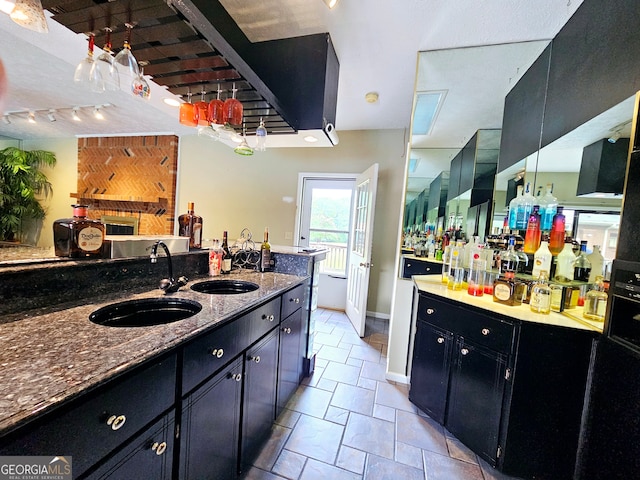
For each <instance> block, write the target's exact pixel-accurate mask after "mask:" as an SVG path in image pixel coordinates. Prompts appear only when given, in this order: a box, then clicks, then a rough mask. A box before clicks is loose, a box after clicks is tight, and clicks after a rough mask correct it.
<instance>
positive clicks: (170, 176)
mask: <svg viewBox="0 0 640 480" xmlns="http://www.w3.org/2000/svg"><path fill="white" fill-rule="evenodd" d="M177 168H178V137H176V136H173V135H162V136H144V137H100V138H81V139H79V140H78V191H77V194H76V195H72V196H76V197H77V201H78V202H79V203H86V204H88V205H89V206H90V209H89V217H90V218H94V219H100V217H101V216H102V215H110V216H127V217H136V218H138V221H139V225H138V234H139V235H158V234H161V235H165V234H169V235H170V234H172V233H173V224H174V218H173V212H174V211H175V197H176V177H177Z"/></svg>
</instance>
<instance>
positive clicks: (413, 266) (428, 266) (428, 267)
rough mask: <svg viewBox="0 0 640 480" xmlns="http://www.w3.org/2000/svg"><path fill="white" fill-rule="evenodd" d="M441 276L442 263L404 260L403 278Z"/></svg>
mask: <svg viewBox="0 0 640 480" xmlns="http://www.w3.org/2000/svg"><path fill="white" fill-rule="evenodd" d="M440 274H442V262H430V261H429V260H424V259H419V258H408V257H403V258H402V278H411V277H412V276H413V275H440Z"/></svg>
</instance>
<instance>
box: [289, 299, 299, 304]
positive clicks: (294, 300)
mask: <svg viewBox="0 0 640 480" xmlns="http://www.w3.org/2000/svg"><path fill="white" fill-rule="evenodd" d="M289 301H290V302H293V303H300V299H299V298H290V299H289Z"/></svg>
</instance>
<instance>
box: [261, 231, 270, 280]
mask: <svg viewBox="0 0 640 480" xmlns="http://www.w3.org/2000/svg"><path fill="white" fill-rule="evenodd" d="M269 270H271V244H270V243H269V229H268V228H267V227H264V239H263V241H262V245H260V271H261V272H268V271H269Z"/></svg>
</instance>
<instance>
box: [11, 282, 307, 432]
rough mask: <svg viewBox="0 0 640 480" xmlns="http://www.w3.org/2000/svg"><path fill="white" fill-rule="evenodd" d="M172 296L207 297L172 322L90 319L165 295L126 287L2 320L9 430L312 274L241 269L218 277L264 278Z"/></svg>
mask: <svg viewBox="0 0 640 480" xmlns="http://www.w3.org/2000/svg"><path fill="white" fill-rule="evenodd" d="M209 278H211V277H200V278H195V279H193V280H192V281H190V282H189V284H188V285H187V286H186V287H183V288H182V289H181V290H180V291H178V292H177V293H174V294H170V296H172V297H178V298H186V299H191V300H195V301H197V302H199V303H200V304H202V311H201V312H200V313H198V314H196V315H195V316H193V317H191V318H188V319H185V320H181V321H178V322H175V323H170V324H166V325H157V326H149V327H135V328H122V327H118V328H116V327H105V326H100V325H96V324H94V323H92V322H90V321H89V320H88V317H89V314H90V313H91V312H93V311H94V310H95V309H97V308H99V307H101V306H104V305H108V304H110V303H115V302H119V301H122V300H130V299H139V298H151V297H162V296H164V295H163V293H162V292H161V291H160V290H158V289H153V290H149V291H146V292H143V293H138V294H131V292H121V293H119V294H109V295H104V296H101V297H96V298H93V299H91V300H86V301H84V302H82V303H84V304H82V305H78V304H76V305H72V306H70V307H69V308H64V305H56V306H55V307H53V308H51V309H49V310H47V309H38V310H30V311H27V312H23V313H21V314H20V318H19V319H17V320H15V321H12V322H9V323H5V324H0V347H1V348H0V367H1V368H0V384H1V385H3V393H2V394H1V395H0V431H4V432H6V431H9V430H13V429H14V428H16V427H18V426H20V425H21V424H23V423H25V422H26V421H28V420H30V419H31V418H33V417H34V416H36V415H38V414H42V413H45V412H47V411H50V410H51V409H52V408H55V407H56V406H58V405H60V404H62V403H63V402H66V401H68V400H71V399H73V398H75V397H77V396H78V395H79V394H81V393H82V392H83V391H86V390H88V389H93V388H95V387H97V386H99V385H101V384H103V383H104V382H105V381H107V380H109V379H111V378H113V377H115V376H117V375H119V374H121V373H123V372H124V371H126V370H128V369H130V368H132V367H134V366H136V365H138V364H140V363H142V362H144V361H146V360H149V359H151V358H154V357H156V356H158V355H160V354H162V353H164V352H167V351H168V350H170V349H171V348H173V347H175V346H176V345H178V344H180V343H182V342H184V341H185V340H187V339H190V338H192V337H194V336H195V335H197V334H199V333H202V332H204V331H206V330H208V329H210V328H211V327H213V326H214V325H217V324H220V323H223V322H224V321H225V320H228V319H231V318H233V317H235V316H237V315H239V314H241V313H242V312H243V311H245V310H247V309H250V308H252V307H254V306H257V305H259V304H261V303H263V302H265V301H267V300H269V299H271V298H273V297H276V296H277V295H279V294H281V293H283V292H284V291H286V290H288V289H290V288H292V287H294V286H296V285H298V284H301V283H303V282H304V281H305V279H306V277H301V276H295V275H286V274H281V273H258V272H254V271H240V272H234V273H232V274H231V275H230V276H224V277H214V278H213V279H223V278H225V279H227V278H234V279H241V280H248V281H251V282H254V283H257V284H258V285H259V286H260V288H259V289H258V290H256V291H254V292H250V293H245V294H239V295H208V294H203V293H197V292H195V291H193V290H191V289H190V288H189V287H190V285H191V284H193V283H195V282H197V281H201V280H203V279H209Z"/></svg>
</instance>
